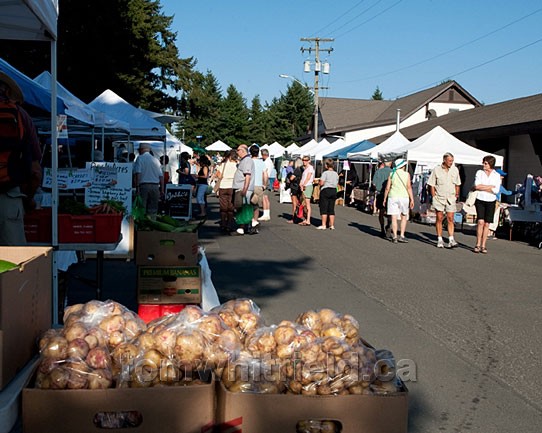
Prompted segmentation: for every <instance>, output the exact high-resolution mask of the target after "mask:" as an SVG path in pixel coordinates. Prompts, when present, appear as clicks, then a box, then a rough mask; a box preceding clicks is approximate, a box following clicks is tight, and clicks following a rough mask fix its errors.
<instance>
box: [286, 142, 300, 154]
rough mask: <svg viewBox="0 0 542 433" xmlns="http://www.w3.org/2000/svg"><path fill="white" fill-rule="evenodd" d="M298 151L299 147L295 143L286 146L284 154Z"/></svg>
mask: <svg viewBox="0 0 542 433" xmlns="http://www.w3.org/2000/svg"><path fill="white" fill-rule="evenodd" d="M298 150H299V146H298V145H297V144H296V143H292V144H290V145H289V146H286V152H288V153H293V152H296V151H298Z"/></svg>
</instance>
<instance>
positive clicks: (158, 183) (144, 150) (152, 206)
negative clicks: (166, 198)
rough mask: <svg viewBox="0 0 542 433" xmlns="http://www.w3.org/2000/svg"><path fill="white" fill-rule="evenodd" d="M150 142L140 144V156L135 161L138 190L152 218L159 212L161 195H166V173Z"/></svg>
mask: <svg viewBox="0 0 542 433" xmlns="http://www.w3.org/2000/svg"><path fill="white" fill-rule="evenodd" d="M150 151H151V145H150V144H149V143H140V144H139V156H138V157H137V159H136V160H135V162H134V176H135V185H136V192H137V194H138V195H139V196H140V197H141V199H142V200H143V204H144V205H145V209H146V213H147V215H149V216H150V217H151V218H154V217H156V214H157V213H158V202H159V201H160V196H163V195H164V175H163V173H162V167H161V166H160V162H159V161H158V159H157V158H155V157H154V156H153V155H152V154H151V153H150Z"/></svg>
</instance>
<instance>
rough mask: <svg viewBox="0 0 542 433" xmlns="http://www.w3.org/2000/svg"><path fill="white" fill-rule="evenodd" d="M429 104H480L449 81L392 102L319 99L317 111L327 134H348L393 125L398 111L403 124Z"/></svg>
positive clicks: (453, 82) (461, 88) (477, 105)
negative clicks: (318, 110) (403, 121)
mask: <svg viewBox="0 0 542 433" xmlns="http://www.w3.org/2000/svg"><path fill="white" fill-rule="evenodd" d="M430 102H447V103H452V102H453V103H465V104H472V105H474V106H476V107H479V106H480V105H481V104H480V102H479V101H478V100H477V99H476V98H474V97H473V96H472V95H471V94H470V93H469V92H467V91H466V90H465V89H464V88H463V87H461V86H460V85H459V84H458V83H457V82H455V81H448V82H446V83H443V84H440V85H438V86H436V87H432V88H430V89H425V90H422V91H420V92H416V93H413V94H412V95H408V96H405V97H403V98H399V99H396V100H395V101H375V100H366V99H343V98H320V100H319V108H320V113H321V119H322V122H323V124H324V127H325V131H326V133H336V132H348V131H355V130H357V129H366V128H372V127H376V126H382V125H388V124H393V123H395V120H396V117H397V110H398V109H400V110H401V120H405V119H407V118H408V117H410V116H411V115H413V114H414V113H416V112H417V111H418V110H420V109H421V108H422V107H424V106H425V105H426V104H428V103H430Z"/></svg>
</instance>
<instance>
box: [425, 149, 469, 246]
mask: <svg viewBox="0 0 542 433" xmlns="http://www.w3.org/2000/svg"><path fill="white" fill-rule="evenodd" d="M427 184H428V185H429V186H430V187H431V196H432V197H433V209H435V211H436V213H437V221H436V223H435V228H436V230H437V237H438V239H437V248H444V241H443V240H442V221H443V220H444V212H446V219H447V221H448V235H449V237H448V245H447V247H448V248H455V247H457V242H456V241H455V239H454V214H455V212H456V210H457V209H456V202H457V199H458V197H459V188H460V186H461V179H460V178H459V170H458V169H457V167H456V166H455V165H454V156H453V155H452V154H451V153H445V154H444V156H443V157H442V164H441V165H437V166H436V167H435V168H434V169H433V172H432V173H431V176H430V177H429V180H428V182H427Z"/></svg>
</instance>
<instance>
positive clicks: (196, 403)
mask: <svg viewBox="0 0 542 433" xmlns="http://www.w3.org/2000/svg"><path fill="white" fill-rule="evenodd" d="M22 406H23V431H24V432H25V433H74V432H90V431H116V432H118V431H136V432H138V433H156V432H160V433H201V432H202V431H204V430H205V429H208V428H209V426H212V424H213V423H214V420H215V418H214V416H215V384H214V382H212V381H211V382H210V383H208V384H203V385H194V386H164V387H155V388H112V389H98V390H88V389H81V390H44V389H34V388H25V389H23V403H22ZM128 413H129V414H130V419H131V420H134V421H135V423H136V424H138V425H137V426H135V427H131V428H128V427H126V428H113V429H111V428H110V427H109V428H108V427H107V426H106V425H104V424H101V423H100V420H103V419H104V418H105V417H106V416H109V415H113V418H115V417H117V416H122V415H125V414H128ZM102 414H105V415H102Z"/></svg>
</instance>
